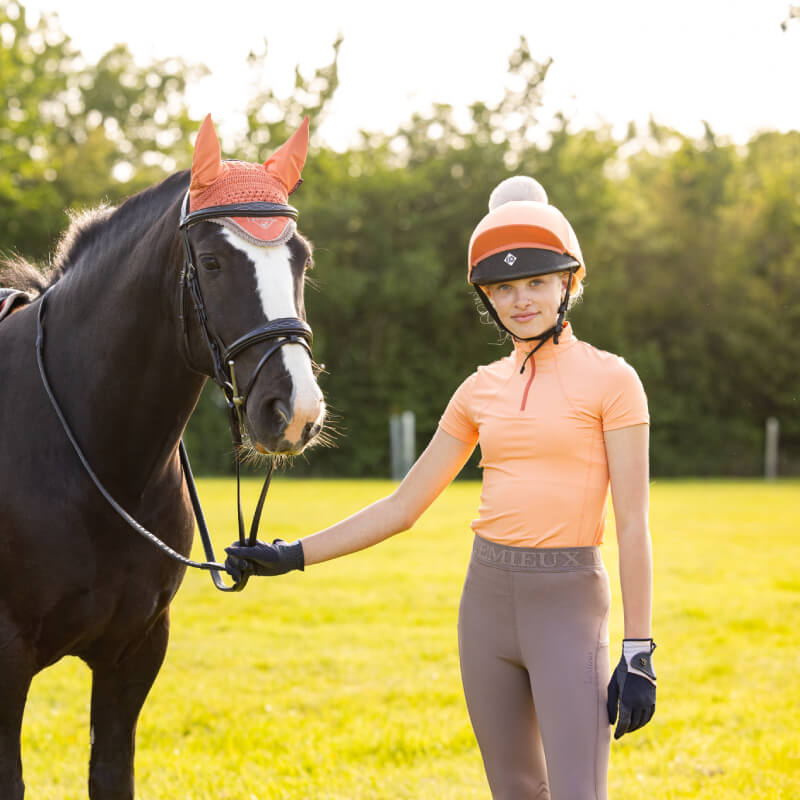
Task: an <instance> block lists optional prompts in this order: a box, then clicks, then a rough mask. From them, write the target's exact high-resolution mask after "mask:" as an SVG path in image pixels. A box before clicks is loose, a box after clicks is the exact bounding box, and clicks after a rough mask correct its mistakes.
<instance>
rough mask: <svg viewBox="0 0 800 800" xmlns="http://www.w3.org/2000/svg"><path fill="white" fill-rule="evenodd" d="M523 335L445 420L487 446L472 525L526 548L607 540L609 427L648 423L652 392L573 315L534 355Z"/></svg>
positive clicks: (463, 390) (467, 387)
mask: <svg viewBox="0 0 800 800" xmlns="http://www.w3.org/2000/svg"><path fill="white" fill-rule="evenodd" d="M534 344H535V343H530V342H520V343H517V344H516V346H515V351H514V352H513V353H512V354H511V355H509V356H507V357H506V358H503V359H500V360H499V361H495V362H494V363H492V364H489V365H487V366H485V367H479V368H478V370H477V371H476V372H474V373H473V374H472V375H470V376H469V377H468V378H467V379H466V380H465V381H464V382H463V383H462V384H461V386H459V387H458V389H457V390H456V392H455V394H454V395H453V397H452V399H451V400H450V403H449V404H448V406H447V408H446V409H445V412H444V414H443V415H442V418H441V420H440V422H439V426H440V427H441V428H442V429H443V430H444V431H445V432H447V433H449V434H450V435H451V436H455V437H456V438H457V439H460V440H461V441H464V442H468V443H472V444H478V443H480V446H481V462H480V466H481V467H482V468H483V486H482V489H481V505H480V509H479V512H478V519H475V520H473V521H472V529H473V530H474V531H475V532H476V533H477V534H479V535H480V536H482V537H483V538H485V539H488V540H489V541H493V542H499V543H502V544H508V545H514V546H519V547H576V546H586V545H595V544H599V543H600V542H602V540H603V531H604V528H605V520H606V508H607V502H608V487H609V478H608V463H607V461H606V450H605V443H604V439H603V433H604V432H605V431H610V430H615V429H617V428H624V427H628V426H630V425H642V424H649V422H650V417H649V414H648V410H647V397H646V395H645V392H644V388H643V387H642V384H641V381H640V380H639V376H638V375H637V374H636V372H635V370H634V369H633V368H632V367H631V366H630V365H629V364H627V363H626V362H625V361H624V360H623V359H622V358H620V357H619V356H615V355H613V354H612V353H607V352H604V351H603V350H598V349H597V348H595V347H592V346H591V345H590V344H587V343H586V342H581V341H580V340H578V339H577V338H575V336H574V335H573V333H572V328H571V326H570V325H569V324H567V326H566V327H565V329H564V331H563V332H562V334H561V337H560V341H559V343H558V344H557V345H556V344H553V341H552V340H550V341H548V342H547V344H545V345H544V346H543V347H541V348H540V349H539V350H538V351H537V352H536V353H535V354H534V355H533V356H531V357H530V358H529V359H528V362H527V365H526V366H525V371H524V373H522V374H520V368H521V366H522V363H523V359H524V358H525V356H526V355H527V353H528V352H529V351H530V349H531V348H532V346H533V345H534Z"/></svg>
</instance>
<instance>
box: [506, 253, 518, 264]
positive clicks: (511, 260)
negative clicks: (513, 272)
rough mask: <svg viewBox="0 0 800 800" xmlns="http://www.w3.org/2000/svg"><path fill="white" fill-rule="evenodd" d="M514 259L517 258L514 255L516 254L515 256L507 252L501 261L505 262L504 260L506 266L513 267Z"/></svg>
mask: <svg viewBox="0 0 800 800" xmlns="http://www.w3.org/2000/svg"><path fill="white" fill-rule="evenodd" d="M516 260H517V257H516V256H515V255H514V254H513V253H509V254H508V255H507V256H506V257H505V258H504V259H503V261H505V262H506V264H508V266H509V267H513V266H514V262H515V261H516Z"/></svg>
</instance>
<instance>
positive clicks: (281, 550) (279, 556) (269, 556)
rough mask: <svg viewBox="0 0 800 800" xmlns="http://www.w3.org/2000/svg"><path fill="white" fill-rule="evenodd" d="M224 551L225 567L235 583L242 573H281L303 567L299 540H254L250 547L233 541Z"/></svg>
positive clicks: (301, 548)
mask: <svg viewBox="0 0 800 800" xmlns="http://www.w3.org/2000/svg"><path fill="white" fill-rule="evenodd" d="M225 552H226V553H227V554H228V557H227V558H226V559H225V569H226V570H227V571H228V572H229V573H230V575H231V577H232V578H233V579H234V580H235V581H236V582H237V583H238V582H239V580H240V579H241V577H242V576H243V575H283V574H284V573H285V572H289V571H291V570H293V569H299V570H302V569H304V568H305V558H304V556H303V544H302V542H300V541H299V540H298V541H296V542H294V544H286V542H284V541H283V539H275V540H273V542H272V544H267V543H266V542H256V543H255V544H254V545H253V546H252V547H248V546H247V545H241V544H239V542H234V543H233V544H232V545H231V546H230V547H226V548H225Z"/></svg>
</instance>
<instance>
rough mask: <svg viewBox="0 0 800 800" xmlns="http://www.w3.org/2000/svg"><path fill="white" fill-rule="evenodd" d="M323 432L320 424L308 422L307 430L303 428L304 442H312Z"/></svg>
mask: <svg viewBox="0 0 800 800" xmlns="http://www.w3.org/2000/svg"><path fill="white" fill-rule="evenodd" d="M321 430H322V425H320V424H319V423H318V422H316V423H315V422H307V423H306V426H305V428H303V440H304V441H306V442H309V441H311V439H313V438H314V437H315V436H316V435H317V434H318V433H319V432H320V431H321Z"/></svg>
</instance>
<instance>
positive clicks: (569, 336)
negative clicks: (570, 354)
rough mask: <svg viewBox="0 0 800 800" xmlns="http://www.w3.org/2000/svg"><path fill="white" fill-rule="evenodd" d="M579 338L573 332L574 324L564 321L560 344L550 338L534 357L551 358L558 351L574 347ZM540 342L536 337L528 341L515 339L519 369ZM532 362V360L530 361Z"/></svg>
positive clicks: (539, 358)
mask: <svg viewBox="0 0 800 800" xmlns="http://www.w3.org/2000/svg"><path fill="white" fill-rule="evenodd" d="M577 341H578V340H577V339H576V338H575V335H574V334H573V332H572V325H570V323H569V322H565V323H564V327H563V329H562V331H561V336H559V339H558V344H554V343H553V339H552V338H550V339H548V340H547V341H546V342H545V343H544V344H543V345H542V346H541V347H540V348H539V349H538V350H537V351H536V353H535V354H534V355H533V356H531V360H532V359H536V361H538V362H541V361H547V360H551V359H553V358H555V357H556V354H557V353H558V352H563V351H564V350H567V349H568V348H570V347H572V346H573V345H574V344H575V342H577ZM538 344H539V342H538V340H536V339H533V340H531V341H528V342H524V341H521V340H520V339H514V358H515V360H516V364H517V369H519V367H520V366H521V365H522V362H523V361H524V360H525V357H526V356H527V355H528V353H530V352H531V350H533V349H534V348H535V347H536V345H538ZM528 363H530V361H529V362H528Z"/></svg>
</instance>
